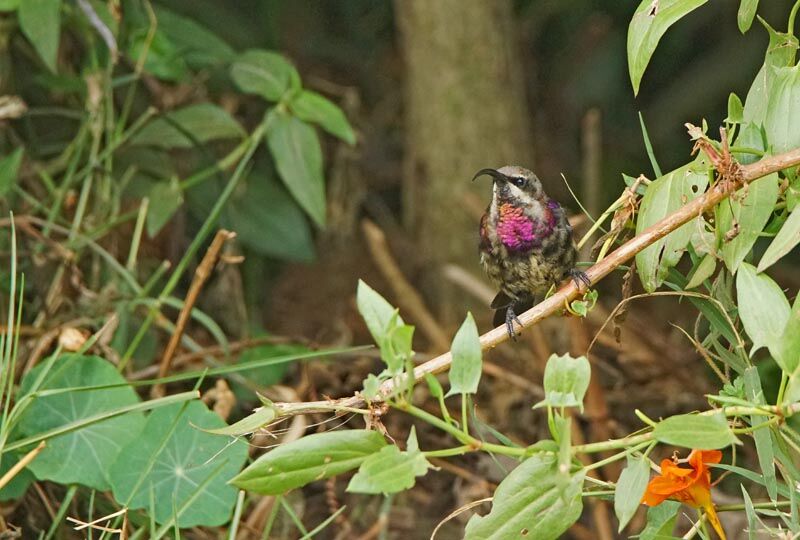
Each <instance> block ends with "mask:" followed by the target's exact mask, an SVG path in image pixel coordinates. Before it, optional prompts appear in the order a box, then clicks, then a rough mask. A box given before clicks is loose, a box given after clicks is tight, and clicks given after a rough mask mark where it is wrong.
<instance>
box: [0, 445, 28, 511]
mask: <svg viewBox="0 0 800 540" xmlns="http://www.w3.org/2000/svg"><path fill="white" fill-rule="evenodd" d="M24 454H25V453H24V452H23V453H21V454H17V453H15V452H6V453H4V454H3V460H2V462H0V477H2V476H4V475H5V474H6V473H7V472H8V471H9V470H10V469H11V467H13V466H14V465H16V464H17V463H19V460H20V458H21V457H22V456H23V455H24ZM34 480H36V478H35V477H34V476H33V473H32V472H31V471H30V470H29V469H28V468H27V467H26V468H24V469H22V470H21V471H19V472H18V473H17V474H16V476H14V478H12V479H11V480H10V481H9V482H8V483H7V484H6V485H5V486H3V487H2V488H1V489H0V501H13V500H15V499H19V498H20V497H22V496H23V495H24V494H25V492H26V491H27V490H28V487H29V486H30V485H31V484H32V483H33V481H34Z"/></svg>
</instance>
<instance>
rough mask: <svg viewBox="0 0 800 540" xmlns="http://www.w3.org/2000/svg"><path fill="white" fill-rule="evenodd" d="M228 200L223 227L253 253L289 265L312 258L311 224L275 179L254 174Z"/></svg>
mask: <svg viewBox="0 0 800 540" xmlns="http://www.w3.org/2000/svg"><path fill="white" fill-rule="evenodd" d="M240 187H241V189H237V191H236V193H234V194H233V196H232V197H231V200H230V202H229V203H228V207H227V209H226V210H225V213H224V214H223V223H225V224H226V226H227V227H229V228H230V229H231V230H233V231H236V234H237V239H238V240H239V241H240V242H242V244H244V245H245V246H247V247H249V248H250V249H252V250H253V251H255V252H256V253H259V254H261V255H266V256H269V257H276V258H279V259H282V260H288V261H301V262H309V261H311V260H313V258H314V238H313V236H312V232H311V224H310V223H309V222H308V219H307V218H306V216H305V214H304V213H303V210H302V209H301V208H300V206H298V204H297V203H296V202H295V201H294V199H292V197H291V195H289V192H288V191H286V188H285V187H283V186H282V185H281V184H280V183H279V182H278V181H277V179H273V178H265V177H264V176H263V175H262V174H260V173H258V172H256V171H254V172H253V173H251V174H250V176H249V177H248V179H247V181H246V182H244V185H242V186H240Z"/></svg>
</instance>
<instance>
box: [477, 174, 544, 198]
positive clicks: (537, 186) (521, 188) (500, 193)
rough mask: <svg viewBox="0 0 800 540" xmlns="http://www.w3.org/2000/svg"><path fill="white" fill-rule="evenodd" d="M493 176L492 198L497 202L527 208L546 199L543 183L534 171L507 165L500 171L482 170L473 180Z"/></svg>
mask: <svg viewBox="0 0 800 540" xmlns="http://www.w3.org/2000/svg"><path fill="white" fill-rule="evenodd" d="M484 175H486V176H491V177H492V180H493V181H494V188H493V190H492V197H493V199H494V200H495V201H499V202H511V203H512V204H514V205H515V206H527V205H531V204H533V203H534V202H537V201H538V202H541V201H542V199H543V197H544V191H543V190H542V183H541V181H539V178H538V177H537V176H536V175H535V174H533V172H532V171H529V170H528V169H525V168H524V167H520V166H518V165H506V166H505V167H501V168H499V169H481V170H480V171H478V172H477V173H476V174H475V176H473V177H472V179H473V180H475V179H476V178H479V177H481V176H484Z"/></svg>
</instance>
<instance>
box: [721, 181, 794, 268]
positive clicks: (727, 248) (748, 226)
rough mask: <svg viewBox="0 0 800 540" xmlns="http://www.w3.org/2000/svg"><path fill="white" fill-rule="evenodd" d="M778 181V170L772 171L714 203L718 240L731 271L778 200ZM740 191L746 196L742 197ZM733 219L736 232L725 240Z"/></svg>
mask: <svg viewBox="0 0 800 540" xmlns="http://www.w3.org/2000/svg"><path fill="white" fill-rule="evenodd" d="M778 184H779V179H778V173H772V174H770V175H768V176H765V177H764V178H761V179H760V180H758V181H757V182H753V183H752V184H750V185H749V186H748V187H747V188H743V189H744V191H743V190H739V191H738V192H737V193H736V195H734V196H732V197H730V198H728V199H726V200H724V201H722V202H721V203H719V205H717V212H716V213H717V234H718V235H719V237H720V241H721V242H722V249H721V250H720V251H721V253H722V259H723V260H724V261H725V265H726V266H727V267H728V270H730V272H731V273H732V274H733V273H736V270H737V269H738V268H739V265H740V264H741V263H742V261H743V260H744V258H745V257H746V256H747V254H748V253H750V251H751V250H752V249H753V244H755V243H756V240H758V235H759V234H760V233H761V231H762V230H763V229H764V226H765V225H766V224H767V221H769V217H770V216H771V215H772V211H773V210H774V209H775V202H776V201H777V200H778V193H779V191H780V189H779V186H778ZM744 193H747V197H745V198H744V200H742V196H743V195H744ZM734 222H735V223H738V225H739V232H738V234H736V236H734V238H733V239H732V240H730V241H726V239H725V235H726V234H728V233H729V232H730V231H731V230H732V229H733V228H734Z"/></svg>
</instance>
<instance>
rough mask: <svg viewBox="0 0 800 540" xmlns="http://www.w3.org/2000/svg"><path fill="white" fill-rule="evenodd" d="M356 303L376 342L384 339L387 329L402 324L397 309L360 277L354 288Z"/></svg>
mask: <svg viewBox="0 0 800 540" xmlns="http://www.w3.org/2000/svg"><path fill="white" fill-rule="evenodd" d="M356 305H357V306H358V312H359V313H361V317H362V318H363V319H364V322H365V323H366V325H367V329H368V330H369V333H370V334H372V339H374V340H375V342H376V343H380V342H381V341H383V340H384V339H386V336H387V334H388V332H389V330H391V329H392V328H396V327H398V326H401V325H403V324H404V323H403V319H402V318H401V317H400V315H397V310H396V309H395V308H394V307H393V306H392V305H391V304H390V303H389V302H387V301H386V299H385V298H384V297H383V296H381V295H380V294H378V292H377V291H376V290H375V289H373V288H372V287H370V286H369V285H367V284H366V283H364V282H363V281H361V280H360V279H359V280H358V288H357V290H356ZM390 325H391V326H390Z"/></svg>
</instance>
